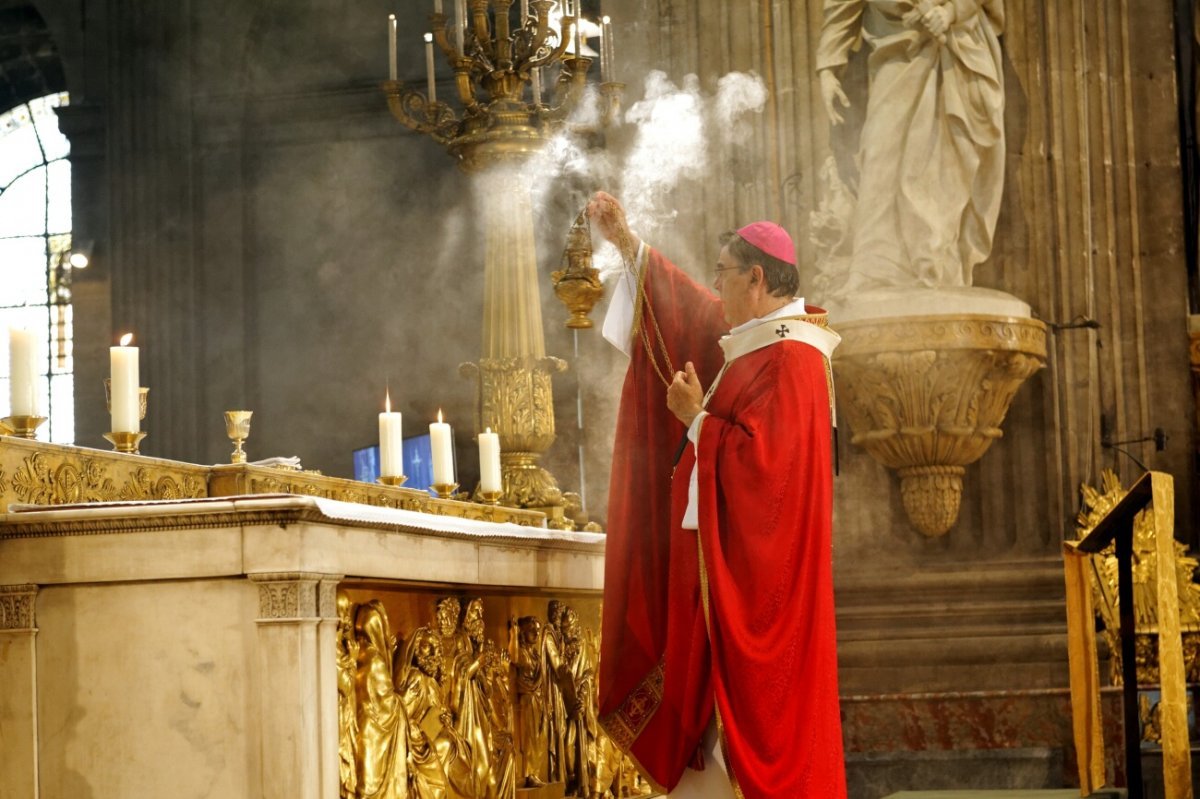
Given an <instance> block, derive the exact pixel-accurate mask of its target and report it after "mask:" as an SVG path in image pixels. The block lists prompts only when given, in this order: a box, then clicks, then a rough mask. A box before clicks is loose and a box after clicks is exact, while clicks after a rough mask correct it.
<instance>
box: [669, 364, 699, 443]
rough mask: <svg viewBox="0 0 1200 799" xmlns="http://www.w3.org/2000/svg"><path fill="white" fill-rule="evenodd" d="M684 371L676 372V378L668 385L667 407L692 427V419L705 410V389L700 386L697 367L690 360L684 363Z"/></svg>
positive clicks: (687, 425)
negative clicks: (703, 403)
mask: <svg viewBox="0 0 1200 799" xmlns="http://www.w3.org/2000/svg"><path fill="white" fill-rule="evenodd" d="M683 368H684V371H682V372H676V373H675V379H674V380H672V381H671V385H669V386H667V408H668V409H669V410H670V411H671V413H673V414H675V417H676V418H677V419H679V421H681V422H683V424H684V426H685V427H690V426H691V424H692V420H693V419H695V418H696V415H697V414H699V413H700V411H702V410H704V406H703V405H702V404H701V403H702V402H704V389H703V388H702V387H701V386H700V378H699V377H697V376H696V367H694V366H692V362H691V361H688V362H687V363H685V364H684V365H683Z"/></svg>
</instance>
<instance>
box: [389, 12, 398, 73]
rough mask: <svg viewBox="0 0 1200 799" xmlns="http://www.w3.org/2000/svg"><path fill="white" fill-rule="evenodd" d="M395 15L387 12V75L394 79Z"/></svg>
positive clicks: (395, 71)
mask: <svg viewBox="0 0 1200 799" xmlns="http://www.w3.org/2000/svg"><path fill="white" fill-rule="evenodd" d="M396 75H397V70H396V15H395V14H388V77H389V78H391V79H392V80H395V79H396Z"/></svg>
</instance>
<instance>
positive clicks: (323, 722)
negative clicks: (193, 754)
mask: <svg viewBox="0 0 1200 799" xmlns="http://www.w3.org/2000/svg"><path fill="white" fill-rule="evenodd" d="M250 579H251V580H253V581H254V582H255V583H257V584H258V597H259V611H258V669H259V685H260V686H261V689H260V697H259V698H260V703H261V707H260V710H259V722H260V728H259V734H260V736H261V738H260V741H261V752H262V774H261V793H260V796H262V797H263V799H338V759H337V747H338V728H337V665H336V661H335V656H336V652H335V643H334V635H335V632H336V629H337V608H336V602H335V595H336V591H337V584H338V581H339V580H341V575H332V574H313V573H308V572H286V573H271V574H252V575H250Z"/></svg>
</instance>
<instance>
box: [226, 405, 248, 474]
mask: <svg viewBox="0 0 1200 799" xmlns="http://www.w3.org/2000/svg"><path fill="white" fill-rule="evenodd" d="M253 415H254V411H225V434H226V435H228V436H229V440H230V441H232V442H233V443H234V448H233V454H232V455H230V456H229V462H230V463H245V462H246V451H245V450H243V449H242V442H243V441H245V440H246V439H247V438H249V437H250V417H251V416H253Z"/></svg>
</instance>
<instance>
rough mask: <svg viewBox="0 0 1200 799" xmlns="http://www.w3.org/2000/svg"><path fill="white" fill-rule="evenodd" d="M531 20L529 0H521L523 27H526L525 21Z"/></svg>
mask: <svg viewBox="0 0 1200 799" xmlns="http://www.w3.org/2000/svg"><path fill="white" fill-rule="evenodd" d="M527 19H529V0H521V27H522V28H524V27H525V21H526V20H527Z"/></svg>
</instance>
